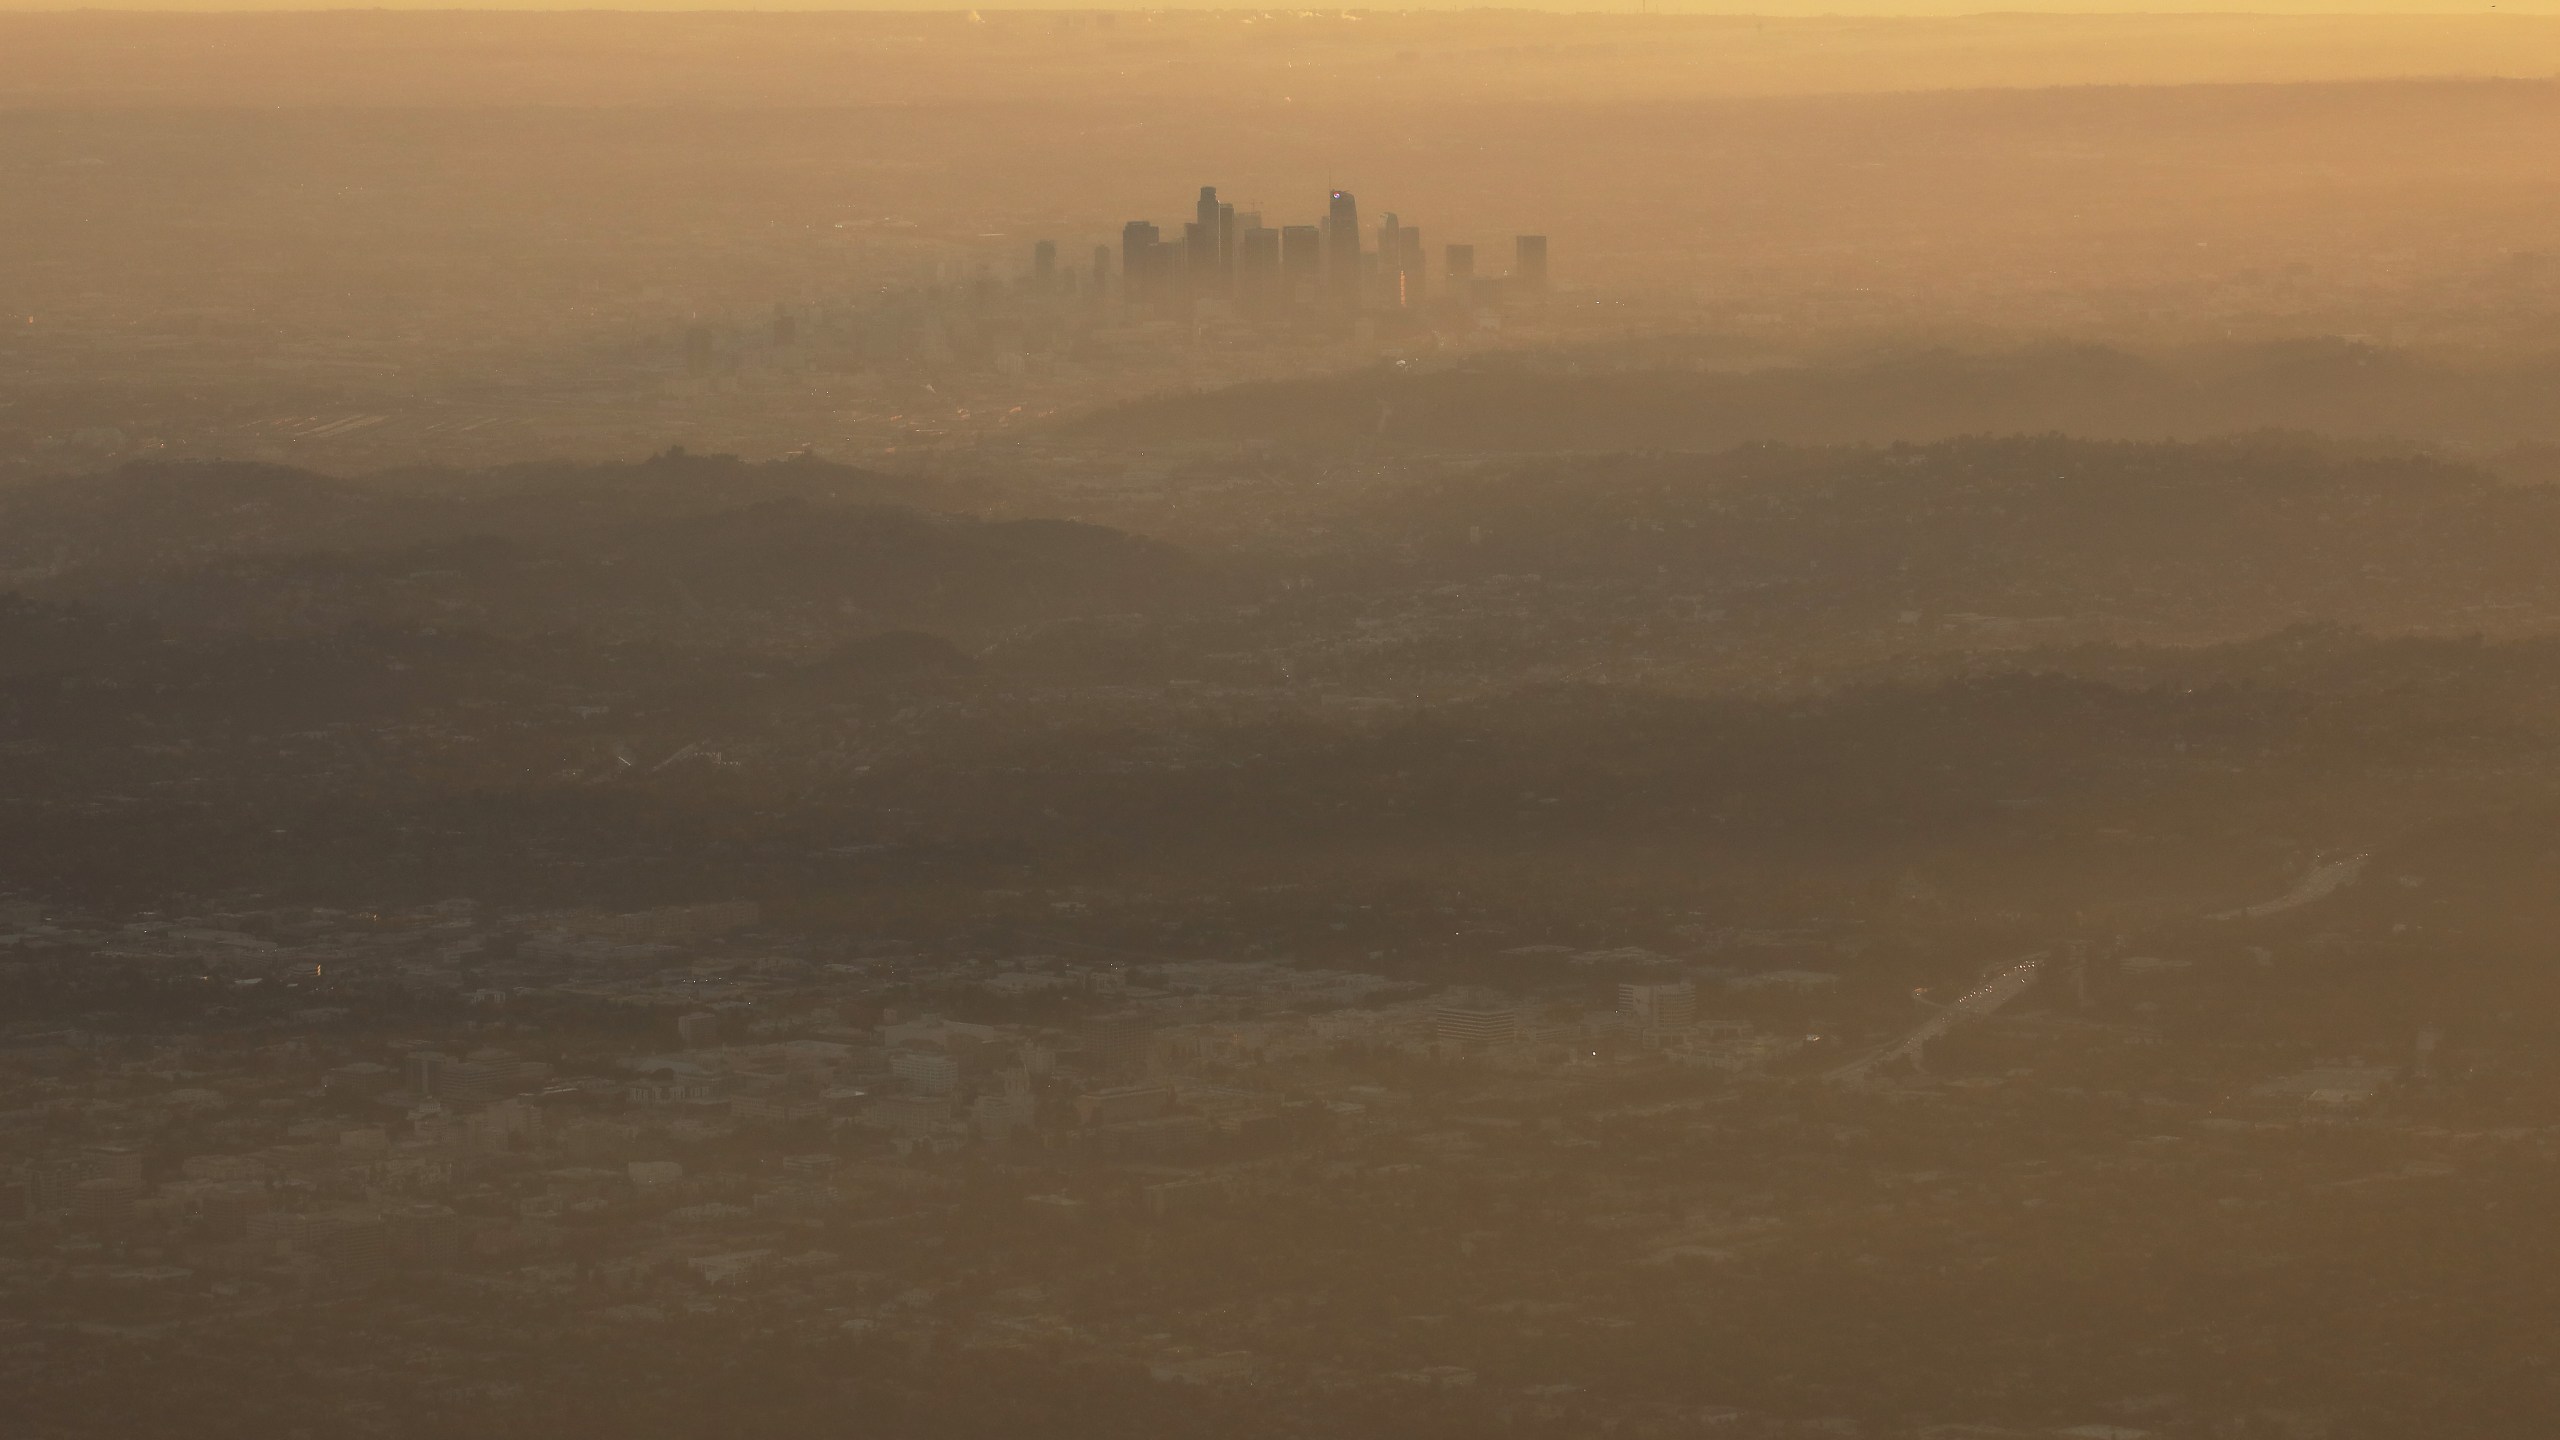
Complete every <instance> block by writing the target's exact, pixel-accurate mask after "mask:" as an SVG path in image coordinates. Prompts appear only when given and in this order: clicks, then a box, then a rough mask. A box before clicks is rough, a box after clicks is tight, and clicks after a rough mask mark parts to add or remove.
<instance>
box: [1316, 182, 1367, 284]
mask: <svg viewBox="0 0 2560 1440" xmlns="http://www.w3.org/2000/svg"><path fill="white" fill-rule="evenodd" d="M1324 247H1325V284H1326V286H1327V287H1328V288H1329V289H1330V290H1331V291H1332V293H1333V303H1334V304H1336V305H1338V306H1340V307H1342V308H1343V309H1345V310H1357V309H1359V308H1360V202H1359V201H1357V200H1355V199H1353V198H1352V196H1351V192H1350V191H1348V190H1336V191H1334V192H1333V204H1332V207H1331V209H1329V210H1328V211H1327V212H1326V214H1325V237H1324Z"/></svg>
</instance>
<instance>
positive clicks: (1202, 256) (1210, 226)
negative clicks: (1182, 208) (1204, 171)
mask: <svg viewBox="0 0 2560 1440" xmlns="http://www.w3.org/2000/svg"><path fill="white" fill-rule="evenodd" d="M1225 211H1226V207H1225V206H1223V205H1220V204H1219V203H1218V187H1217V186H1215V185H1203V186H1201V187H1200V205H1199V217H1200V218H1199V219H1198V221H1197V222H1196V223H1194V224H1191V225H1185V226H1184V227H1182V238H1183V242H1184V249H1185V250H1186V251H1188V253H1189V255H1190V275H1189V282H1190V286H1191V290H1192V292H1193V293H1194V294H1207V293H1209V292H1210V291H1212V290H1214V289H1216V288H1217V282H1218V280H1219V278H1220V277H1221V276H1222V275H1223V274H1225V272H1226V257H1225V255H1224V253H1223V252H1224V247H1223V246H1222V245H1221V244H1220V237H1221V236H1222V235H1223V234H1224V232H1225V229H1226V225H1225V222H1224V221H1223V220H1222V219H1221V216H1222V215H1223V214H1224V213H1225Z"/></svg>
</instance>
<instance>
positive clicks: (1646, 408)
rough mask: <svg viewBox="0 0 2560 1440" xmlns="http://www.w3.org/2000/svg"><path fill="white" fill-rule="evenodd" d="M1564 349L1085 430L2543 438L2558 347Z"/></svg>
mask: <svg viewBox="0 0 2560 1440" xmlns="http://www.w3.org/2000/svg"><path fill="white" fill-rule="evenodd" d="M1603 364H1604V362H1602V361H1600V360H1598V359H1596V358H1595V359H1592V360H1588V361H1586V360H1584V359H1582V358H1581V357H1577V356H1571V355H1555V356H1540V355H1530V356H1502V357H1494V358H1488V359H1483V360H1474V361H1468V362H1465V363H1463V364H1459V365H1456V366H1452V367H1448V368H1432V367H1430V366H1429V365H1427V364H1425V365H1421V366H1418V367H1417V368H1413V369H1402V368H1393V367H1390V368H1381V369H1375V370H1366V371H1361V372H1358V373H1355V374H1349V375H1338V376H1329V377H1324V378H1320V379H1309V380H1290V381H1279V382H1273V383H1269V384H1258V385H1243V386H1237V387H1234V388H1231V389H1226V390H1216V391H1210V392H1207V393H1204V394H1197V395H1174V396H1166V397H1162V398H1158V399H1152V400H1142V401H1137V402H1134V403H1131V404H1128V405H1123V406H1119V407H1115V408H1112V409H1107V410H1103V411H1101V412H1098V413H1096V414H1093V415H1089V416H1085V417H1082V418H1080V419H1078V420H1076V421H1073V422H1071V423H1069V424H1068V425H1067V426H1065V427H1064V428H1063V433H1064V434H1065V435H1066V436H1067V437H1068V438H1071V439H1074V440H1078V441H1086V442H1093V443H1102V444H1124V445H1126V444H1138V445H1146V444H1185V443H1208V442H1230V443H1242V442H1248V441H1253V442H1270V443H1276V444H1282V445H1288V446H1300V447H1306V448H1311V449H1351V448H1362V447H1388V448H1398V449H1410V450H1445V451H1461V452H1474V453H1487V452H1502V451H1524V450H1525V451H1551V450H1570V451H1620V450H1720V449H1724V448H1726V447H1728V446H1733V445H1740V444H1746V443H1751V442H1755V441H1778V442H1785V443H1791V444H1803V445H1833V444H1856V443H1883V442H1890V441H1912V442H1921V441H1930V440H1941V439H1947V438H1951V437H1954V436H1961V435H1986V434H1989V435H2000V434H2043V433H2048V432H2059V433H2065V434H2070V435H2075V436H2083V437H2088V438H2093V439H2129V440H2171V439H2202V438H2206V437H2209V436H2217V435H2229V434H2234V433H2241V432H2249V431H2259V430H2288V431H2310V432H2317V433H2320V434H2323V435H2330V436H2339V437H2355V438H2405V439H2420V440H2442V441H2453V442H2462V443H2469V444H2489V445H2505V444H2516V443H2525V442H2551V441H2560V405H2555V404H2554V403H2553V402H2554V401H2555V400H2560V360H2554V359H2548V358H2544V359H2535V360H2531V361H2520V362H2510V363H2506V364H2503V365H2499V366H2496V367H2491V368H2483V369H2479V370H2469V369H2458V368H2455V367H2452V366H2449V365H2444V364H2440V363H2437V362H2433V361H2430V360H2426V359H2422V358H2419V357H2417V356H2413V355H2410V354H2407V353H2404V352H2399V351H2393V350H2386V349H2382V348H2379V347H2375V346H2370V345H2364V344H2358V343H2354V342H2350V341H2344V340H2314V341H2301V342H2292V343H2286V344H2275V345H2265V346H2252V347H2245V348H2236V349H2232V350H2226V351H2210V352H2200V353H2189V354H2183V355H2178V356H2172V357H2167V358H2160V359H2153V358H2146V357H2142V356H2137V355H2133V354H2129V353H2127V352H2124V351H2119V350H2110V349H2104V348H2099V347H2092V346H2047V347H2036V348H2030V349H2022V350H2015V351H2009V352H2004V353H1997V354H1987V355H1984V354H1965V353H1959V352H1955V351H1947V350H1940V351H1928V352H1922V353H1917V354H1910V355H1903V356H1897V357H1892V358H1887V359H1882V360H1875V361H1868V362H1860V363H1854V364H1836V365H1808V366H1803V367H1789V368H1771V369H1762V370H1753V371H1747V372H1741V373H1732V372H1722V373H1719V372H1715V371H1705V370H1700V369H1695V368H1671V367H1669V366H1659V367H1658V368H1657V365H1656V364H1654V363H1645V362H1639V364H1638V365H1636V366H1634V367H1626V366H1619V367H1613V368H1602V366H1603Z"/></svg>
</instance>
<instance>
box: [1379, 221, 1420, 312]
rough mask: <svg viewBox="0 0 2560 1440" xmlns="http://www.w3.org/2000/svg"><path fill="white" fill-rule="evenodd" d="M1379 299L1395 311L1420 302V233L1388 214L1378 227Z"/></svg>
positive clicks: (1418, 230) (1412, 226)
mask: <svg viewBox="0 0 2560 1440" xmlns="http://www.w3.org/2000/svg"><path fill="white" fill-rule="evenodd" d="M1378 279H1379V298H1380V299H1381V301H1382V302H1383V303H1384V304H1386V305H1388V306H1390V307H1392V308H1395V309H1402V308H1404V307H1405V306H1408V305H1419V304H1421V303H1422V280H1423V275H1422V230H1421V227H1419V226H1415V225H1405V224H1401V223H1399V222H1398V221H1397V219H1396V217H1395V216H1394V215H1393V214H1392V213H1390V214H1389V215H1388V216H1387V218H1386V219H1385V220H1384V221H1382V222H1380V223H1379V225H1378Z"/></svg>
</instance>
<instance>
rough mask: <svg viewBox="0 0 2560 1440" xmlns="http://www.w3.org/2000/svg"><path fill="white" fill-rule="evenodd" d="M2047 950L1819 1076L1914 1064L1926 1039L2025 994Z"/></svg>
mask: <svg viewBox="0 0 2560 1440" xmlns="http://www.w3.org/2000/svg"><path fill="white" fill-rule="evenodd" d="M2049 953H2050V952H2048V951H2043V950H2039V951H2037V952H2036V953H2035V954H2033V955H2029V956H2027V957H2025V958H2024V959H2020V960H2013V961H2011V962H2009V963H2008V964H2007V965H2005V966H2003V967H2001V968H2000V969H1998V970H1995V971H1993V972H1992V973H1991V974H1989V975H1988V976H1986V977H1984V978H1983V979H1982V980H1981V981H1980V982H1979V983H1977V984H1976V985H1975V986H1974V987H1973V988H1972V989H1970V990H1967V991H1966V992H1964V993H1963V994H1962V995H1959V996H1957V997H1956V998H1955V999H1954V1000H1953V1001H1951V1002H1950V1003H1948V1004H1947V1005H1946V1006H1945V1007H1944V1008H1942V1009H1940V1010H1939V1011H1938V1013H1936V1014H1934V1015H1932V1016H1930V1017H1929V1018H1928V1019H1926V1020H1923V1021H1921V1022H1920V1026H1919V1028H1918V1029H1916V1030H1913V1031H1912V1032H1911V1033H1910V1034H1908V1035H1905V1036H1903V1037H1902V1038H1901V1039H1900V1040H1897V1041H1895V1042H1894V1043H1893V1044H1891V1045H1888V1046H1886V1047H1885V1048H1883V1049H1882V1050H1877V1051H1874V1052H1872V1053H1870V1054H1867V1055H1863V1056H1860V1057H1859V1058H1858V1059H1855V1060H1852V1061H1850V1062H1849V1063H1848V1064H1846V1065H1843V1066H1841V1067H1840V1068H1839V1069H1837V1070H1833V1071H1830V1072H1828V1073H1827V1074H1825V1075H1824V1076H1823V1077H1822V1078H1823V1079H1825V1080H1863V1079H1865V1078H1866V1077H1867V1074H1868V1072H1870V1071H1872V1070H1874V1069H1875V1068H1876V1067H1877V1066H1880V1065H1884V1064H1887V1063H1889V1062H1891V1061H1893V1060H1896V1059H1900V1058H1903V1057H1906V1056H1907V1057H1909V1058H1910V1060H1911V1063H1913V1064H1914V1065H1917V1064H1919V1063H1920V1052H1921V1051H1922V1050H1923V1049H1925V1048H1927V1046H1928V1044H1929V1042H1930V1041H1932V1040H1935V1039H1937V1038H1938V1037H1939V1036H1941V1035H1944V1034H1946V1033H1947V1032H1948V1031H1950V1030H1952V1029H1954V1028H1955V1027H1957V1026H1958V1025H1961V1024H1964V1023H1965V1022H1966V1021H1968V1020H1980V1019H1983V1018H1984V1017H1986V1016H1989V1015H1992V1014H1995V1013H1997V1012H1998V1011H1999V1009H2000V1007H2001V1006H2003V1005H2006V1004H2008V1003H2009V1002H2010V1001H2012V1000H2015V999H2017V998H2018V997H2019V996H2020V995H2023V994H2025V993H2026V989H2027V987H2028V986H2030V985H2033V984H2034V983H2036V976H2037V975H2039V974H2041V973H2042V972H2043V969H2044V962H2045V960H2046V958H2047V957H2048V955H2049Z"/></svg>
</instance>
